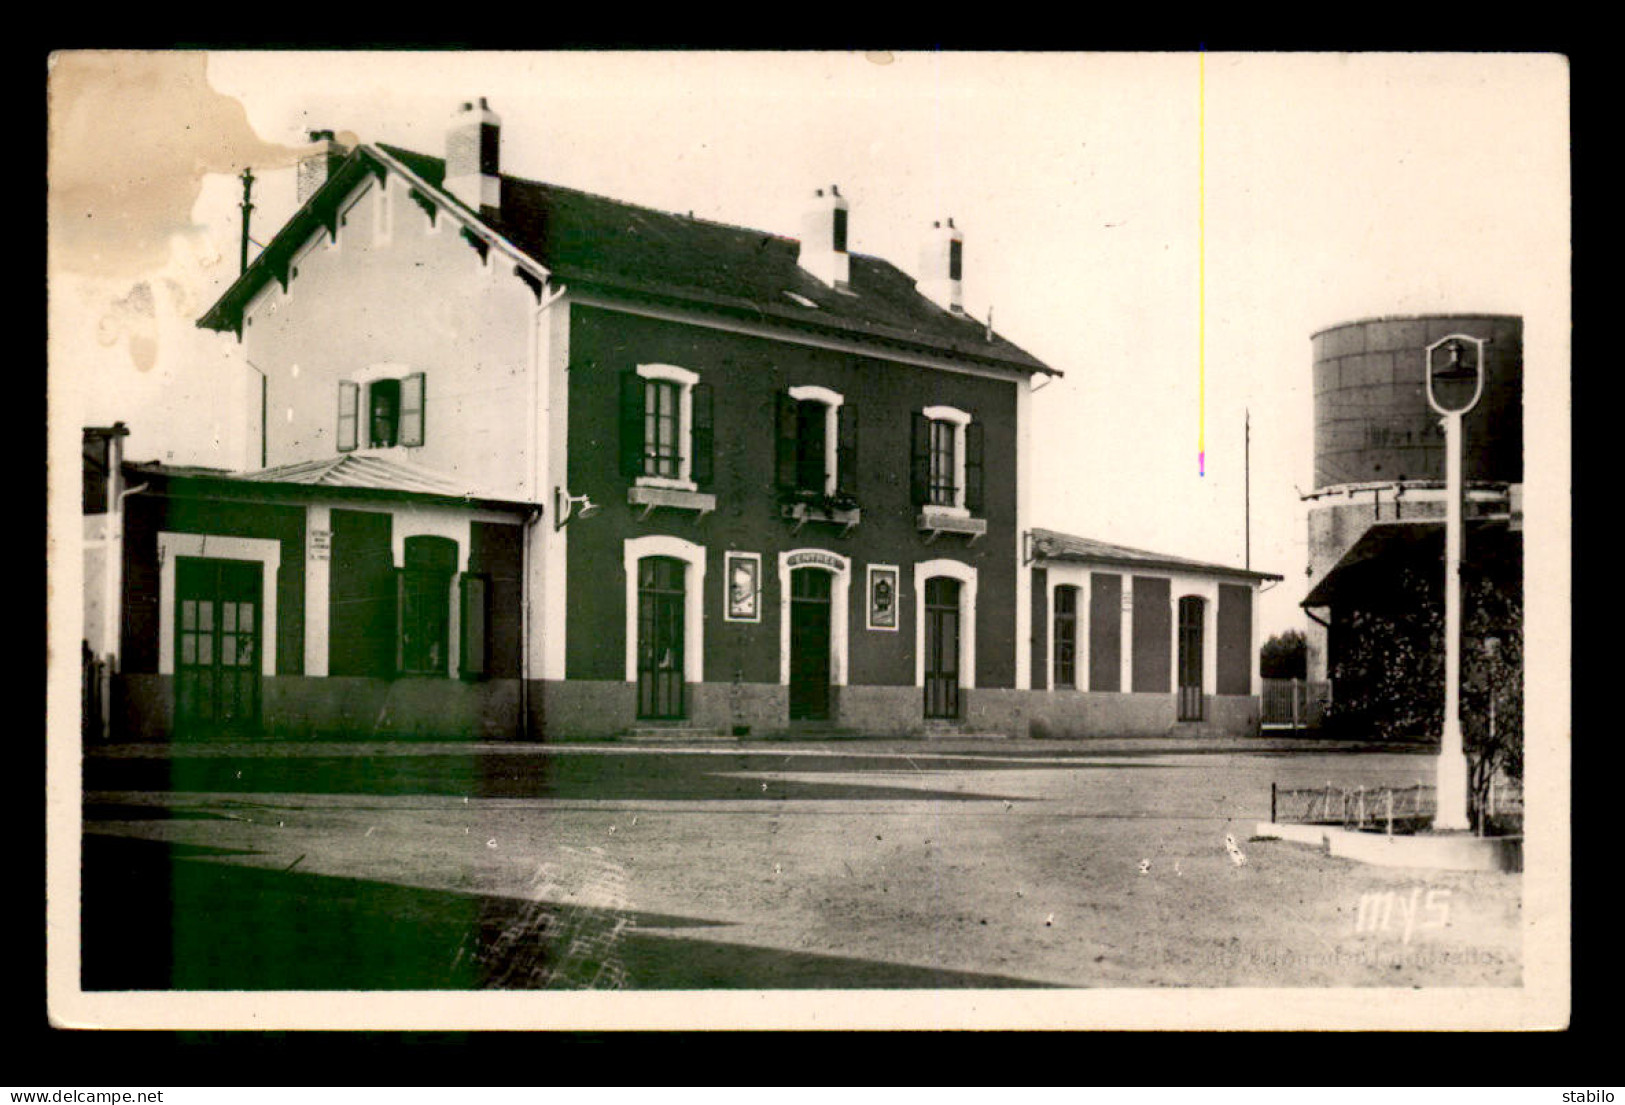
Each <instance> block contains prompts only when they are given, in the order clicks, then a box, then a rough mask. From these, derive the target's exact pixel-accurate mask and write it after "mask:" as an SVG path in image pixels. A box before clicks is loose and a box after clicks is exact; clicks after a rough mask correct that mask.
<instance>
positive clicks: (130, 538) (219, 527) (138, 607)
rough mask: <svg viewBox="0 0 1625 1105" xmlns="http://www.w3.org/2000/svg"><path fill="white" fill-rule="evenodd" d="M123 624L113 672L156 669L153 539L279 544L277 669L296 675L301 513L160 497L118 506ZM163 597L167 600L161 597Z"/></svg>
mask: <svg viewBox="0 0 1625 1105" xmlns="http://www.w3.org/2000/svg"><path fill="white" fill-rule="evenodd" d="M125 512H126V513H125V542H124V603H123V609H124V625H123V633H122V637H121V639H122V645H121V655H122V661H121V668H122V670H123V671H125V672H133V673H148V674H150V673H156V672H157V671H158V618H159V607H158V602H159V594H158V580H159V565H158V534H159V533H160V532H169V533H208V534H216V535H218V536H221V537H250V538H259V539H271V540H277V541H280V542H281V543H282V568H281V571H280V572H278V573H277V578H276V579H267V580H265V581H264V586H266V587H268V588H269V587H273V586H274V587H276V589H277V592H276V601H277V639H276V650H277V651H276V663H277V671H278V672H280V673H282V674H284V675H299V674H301V673H303V671H304V652H305V575H304V563H305V510H304V508H303V507H298V506H278V505H274V504H266V503H240V502H219V501H216V500H202V499H180V498H166V497H161V496H158V495H154V494H151V493H148V494H143V495H133V496H131V497H130V498H129V499H127V500H126V502H125ZM169 597H170V598H171V599H172V597H173V596H169Z"/></svg>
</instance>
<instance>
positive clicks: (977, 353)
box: [198, 145, 1059, 375]
mask: <svg viewBox="0 0 1625 1105" xmlns="http://www.w3.org/2000/svg"><path fill="white" fill-rule="evenodd" d="M390 170H395V171H397V172H400V171H402V170H404V171H405V173H406V174H409V177H415V178H417V180H419V181H421V182H422V183H423V184H424V185H427V186H428V188H429V189H430V190H431V191H432V192H433V195H432V196H426V197H425V200H427V201H430V202H433V203H434V204H436V205H438V206H441V207H449V208H453V209H454V210H455V211H457V213H458V216H459V218H460V219H461V220H462V221H463V222H465V224H473V226H474V227H477V228H483V229H484V230H486V231H489V232H490V233H492V234H495V235H497V236H500V237H501V238H502V239H504V240H506V241H507V242H509V243H511V244H512V245H513V246H514V247H516V248H517V249H518V250H519V251H521V252H522V253H523V254H524V255H525V256H527V257H529V258H531V259H532V260H534V261H535V262H536V263H537V264H539V265H541V266H543V267H544V268H545V269H547V270H548V271H549V272H551V273H553V274H554V276H555V277H556V278H557V279H558V280H559V281H560V282H562V283H564V284H566V285H571V284H574V285H588V286H592V287H595V288H600V289H603V290H605V291H607V292H609V293H612V294H616V295H619V296H629V297H633V298H642V299H650V300H654V301H660V302H667V303H675V304H680V305H683V306H687V307H690V308H699V309H702V310H707V311H715V312H721V313H725V314H733V315H736V316H740V317H744V318H748V319H751V320H753V321H761V322H768V323H772V324H777V325H782V326H787V327H791V328H796V329H806V330H819V331H825V332H834V333H837V334H840V335H841V336H844V337H848V338H854V339H857V340H860V341H868V342H872V343H880V344H884V345H892V346H897V347H901V348H909V349H918V350H925V351H930V352H934V353H937V354H946V355H948V356H951V357H956V358H962V359H967V360H973V361H976V362H980V363H986V364H994V365H1000V366H1003V367H1007V368H1013V369H1016V370H1017V371H1021V372H1027V373H1032V372H1043V373H1048V374H1051V375H1059V373H1058V372H1057V371H1056V370H1055V369H1052V368H1050V367H1049V366H1048V365H1046V364H1044V363H1043V362H1042V361H1040V360H1038V359H1037V358H1036V357H1034V356H1033V355H1032V354H1030V353H1028V352H1026V351H1025V350H1023V349H1021V348H1019V347H1018V346H1016V345H1015V344H1013V343H1012V342H1010V341H1008V340H1007V339H1005V338H1003V337H1001V336H999V335H998V334H997V333H993V332H991V331H990V329H989V328H988V327H987V326H986V325H985V324H983V323H981V322H978V321H976V320H975V319H973V318H970V317H969V316H966V315H964V314H958V313H954V312H950V311H947V310H944V309H943V308H942V307H940V306H938V305H937V304H936V303H934V302H932V301H931V300H930V299H928V298H926V297H925V296H924V295H922V294H921V293H920V292H919V290H918V289H917V288H916V287H915V281H914V279H913V278H912V277H910V276H908V275H907V274H906V273H904V272H902V271H901V270H899V269H898V268H897V267H896V266H894V265H892V264H891V263H890V262H887V261H884V260H882V259H880V258H878V257H870V256H866V255H863V254H852V255H851V259H850V264H851V277H850V281H849V288H848V290H845V291H838V290H836V289H834V288H831V287H829V286H828V285H826V284H824V283H823V282H822V281H820V280H818V279H817V278H816V277H814V276H812V275H811V274H810V273H808V272H806V271H805V270H804V269H802V268H801V267H800V266H799V265H798V264H797V257H798V256H799V251H800V244H799V243H798V242H796V241H795V240H793V239H790V238H784V237H780V236H778V235H774V234H769V233H766V232H764V231H760V230H751V229H747V228H744V227H737V226H729V225H727V224H724V223H718V222H711V221H709V220H706V219H696V218H692V217H690V216H686V215H677V214H672V213H669V212H665V211H657V210H654V209H653V208H648V207H640V206H638V205H636V204H631V203H625V202H622V201H620V200H614V199H609V198H606V197H604V196H597V195H593V194H591V193H589V192H582V191H578V190H576V189H573V188H564V187H561V186H559V185H554V184H544V183H541V182H538V181H531V180H524V179H521V178H517V177H512V176H506V175H505V176H502V177H501V195H500V206H499V208H498V210H499V212H500V213H499V214H497V215H496V216H494V217H491V218H490V219H483V218H481V217H480V215H479V214H478V213H477V212H474V211H472V210H470V209H469V208H468V207H466V206H464V205H463V204H462V203H460V202H459V201H458V200H457V199H455V198H454V197H453V196H451V195H450V194H449V193H447V192H446V191H445V190H444V187H443V185H444V180H445V161H444V160H443V159H441V158H437V157H430V156H427V155H425V154H419V153H414V152H413V151H411V150H405V149H400V148H398V147H395V146H387V145H379V146H376V147H374V146H365V145H363V146H361V147H358V148H357V150H356V151H355V152H354V153H352V154H351V155H350V157H349V158H348V159H347V160H346V161H345V162H344V163H343V164H342V165H341V166H340V167H339V169H337V170H335V172H334V174H333V176H332V177H331V178H330V179H329V181H328V183H327V185H326V186H325V187H323V188H322V189H321V190H320V191H318V192H317V194H316V195H315V196H313V197H311V199H310V200H309V201H308V202H307V203H306V205H305V207H303V208H301V210H300V211H299V212H298V213H297V214H296V215H295V216H294V218H293V219H291V220H290V221H289V223H288V224H287V226H285V227H284V228H283V230H282V231H281V232H279V233H278V235H277V237H276V239H274V240H273V241H272V243H271V245H270V246H268V247H267V248H266V249H265V250H264V251H263V252H262V253H261V254H260V256H259V257H257V258H256V259H255V261H254V263H253V264H252V265H250V266H249V269H248V271H247V272H245V273H243V275H242V276H241V277H239V279H238V280H237V282H236V283H234V284H233V285H232V287H231V288H230V289H228V290H227V292H226V293H225V294H224V295H222V296H221V298H220V300H219V301H218V302H217V303H216V304H215V305H214V306H213V307H212V308H210V310H209V312H208V313H206V314H205V315H204V316H203V318H202V319H200V320H199V322H198V325H200V326H205V327H209V328H211V329H216V330H233V329H236V328H238V327H239V326H240V324H241V317H242V310H243V308H244V306H246V304H247V302H248V300H249V299H250V298H251V297H252V296H253V295H254V294H255V293H256V292H258V291H259V289H260V288H261V287H263V286H264V285H265V283H266V282H267V281H268V280H270V279H271V278H273V277H275V278H277V279H282V280H285V279H286V278H287V265H288V255H289V254H291V252H292V250H293V249H294V248H295V247H296V246H297V245H298V244H299V243H301V242H303V241H304V240H306V239H307V238H308V237H309V235H310V234H311V233H313V232H314V231H315V230H316V229H317V228H318V227H322V226H325V227H327V228H328V229H329V230H331V229H332V227H333V214H332V209H334V208H336V206H337V204H338V202H339V201H340V200H341V199H342V198H343V196H344V195H345V194H347V193H348V192H349V191H350V190H351V189H352V188H353V187H354V186H355V185H356V183H358V182H359V181H360V180H361V179H362V178H363V177H364V176H366V175H367V173H368V172H372V173H377V174H379V175H382V174H383V173H385V172H387V171H390ZM284 237H289V238H293V239H295V241H294V242H293V243H291V244H283V242H282V239H283V238H284ZM807 303H811V304H812V306H807V305H806V304H807Z"/></svg>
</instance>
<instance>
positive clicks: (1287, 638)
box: [1258, 629, 1309, 679]
mask: <svg viewBox="0 0 1625 1105" xmlns="http://www.w3.org/2000/svg"><path fill="white" fill-rule="evenodd" d="M1258 667H1259V673H1260V674H1261V675H1262V676H1263V677H1264V678H1265V679H1307V678H1309V641H1308V639H1307V638H1306V637H1304V635H1303V632H1302V631H1301V630H1297V629H1289V630H1287V631H1286V632H1284V633H1277V634H1276V635H1275V636H1273V637H1271V638H1270V639H1269V640H1267V641H1265V642H1264V647H1263V648H1262V649H1260V650H1259V658H1258Z"/></svg>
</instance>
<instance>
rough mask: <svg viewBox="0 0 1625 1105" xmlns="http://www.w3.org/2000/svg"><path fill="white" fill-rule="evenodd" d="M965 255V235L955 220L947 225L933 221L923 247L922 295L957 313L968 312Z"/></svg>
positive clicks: (920, 286) (920, 285)
mask: <svg viewBox="0 0 1625 1105" xmlns="http://www.w3.org/2000/svg"><path fill="white" fill-rule="evenodd" d="M964 255H965V236H964V235H963V234H961V233H960V232H959V230H958V229H957V228H956V227H955V226H954V221H953V219H951V218H950V219H949V220H948V225H947V226H943V225H942V223H940V222H934V223H932V224H931V230H930V231H929V232H928V233H927V234H926V237H925V241H924V243H922V244H921V246H920V280H919V289H920V294H921V295H923V296H925V297H926V298H927V299H930V300H931V301H932V302H933V303H935V304H936V305H937V306H939V307H941V308H942V309H943V310H945V311H952V312H954V313H955V314H963V313H964V311H965V298H964V287H963V270H964Z"/></svg>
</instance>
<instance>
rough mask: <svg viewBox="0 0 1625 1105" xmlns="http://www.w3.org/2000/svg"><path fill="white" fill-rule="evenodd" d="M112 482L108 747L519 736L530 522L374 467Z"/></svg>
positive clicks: (157, 473) (131, 477) (384, 463)
mask: <svg viewBox="0 0 1625 1105" xmlns="http://www.w3.org/2000/svg"><path fill="white" fill-rule="evenodd" d="M119 482H120V483H121V485H122V486H121V490H120V505H121V507H122V509H121V510H120V511H118V512H117V513H114V514H112V515H111V516H110V517H109V519H108V521H107V522H106V523H104V524H106V525H109V526H113V527H116V528H117V529H118V530H119V531H120V532H121V534H122V541H121V543H120V545H121V556H120V559H119V563H120V565H121V568H122V572H121V576H120V578H119V580H118V582H117V583H116V584H115V586H117V588H118V590H119V591H120V592H121V603H120V606H121V609H122V618H121V624H120V627H119V635H118V649H117V652H116V653H115V654H114V655H113V656H111V657H110V658H109V660H110V663H109V667H110V669H111V680H110V682H111V695H110V699H109V702H110V710H109V713H110V724H109V727H108V728H109V735H110V736H112V737H113V738H114V739H127V740H157V739H166V738H168V737H171V736H173V737H176V738H181V739H188V738H208V737H234V738H238V737H256V736H270V737H290V738H296V739H298V738H321V737H340V736H343V737H347V738H368V737H377V738H411V737H427V736H435V737H512V736H513V735H515V734H516V733H519V732H520V731H521V728H522V723H523V718H524V716H525V715H524V709H523V701H522V699H523V684H522V681H521V680H520V678H519V673H520V671H521V670H522V658H523V652H524V649H525V648H526V645H527V642H526V641H525V640H524V638H523V634H522V626H521V619H520V610H521V606H522V595H521V585H522V580H523V562H522V549H523V531H524V528H525V526H526V524H527V522H528V521H529V519H531V518H532V517H534V511H533V510H532V509H531V508H530V507H528V506H526V505H524V504H517V503H512V502H506V501H502V500H496V499H487V498H481V497H477V496H473V495H470V494H468V493H467V492H464V491H462V490H461V489H459V488H457V487H456V486H455V485H453V484H452V483H450V482H449V481H446V480H445V479H443V478H442V477H439V476H436V475H435V474H433V473H430V472H426V471H424V470H422V469H418V468H414V467H412V466H410V465H406V464H403V463H401V462H399V461H394V460H388V459H384V458H376V457H341V458H336V459H334V460H332V461H328V462H323V463H320V464H297V465H288V466H285V467H282V468H276V469H269V470H265V471H260V472H254V473H247V474H231V473H226V472H221V471H216V470H210V469H198V468H182V467H175V466H169V465H160V464H126V465H124V466H123V469H122V472H121V479H120V481H119ZM95 586H97V584H94V583H90V582H89V581H87V590H90V589H93V588H94V587H95Z"/></svg>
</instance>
